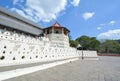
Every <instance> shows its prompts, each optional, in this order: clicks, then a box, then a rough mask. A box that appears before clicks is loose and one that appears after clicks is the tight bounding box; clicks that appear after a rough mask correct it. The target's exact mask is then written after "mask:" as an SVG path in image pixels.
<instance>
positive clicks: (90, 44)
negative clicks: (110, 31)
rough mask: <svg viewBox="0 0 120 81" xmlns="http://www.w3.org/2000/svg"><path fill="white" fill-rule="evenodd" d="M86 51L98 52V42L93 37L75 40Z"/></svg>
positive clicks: (82, 37)
mask: <svg viewBox="0 0 120 81" xmlns="http://www.w3.org/2000/svg"><path fill="white" fill-rule="evenodd" d="M76 41H78V42H79V44H80V45H81V46H82V47H83V48H85V49H87V50H99V47H100V42H99V41H98V40H97V39H96V38H95V37H88V36H81V37H79V38H77V39H76Z"/></svg>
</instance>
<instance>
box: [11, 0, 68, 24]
mask: <svg viewBox="0 0 120 81" xmlns="http://www.w3.org/2000/svg"><path fill="white" fill-rule="evenodd" d="M19 1H20V0H14V2H13V4H17V3H20V2H19ZM22 1H24V0H22ZM66 5H67V0H35V1H34V0H26V4H25V5H24V6H25V7H24V6H23V5H21V6H22V7H21V8H22V9H21V10H20V9H13V11H16V12H17V13H18V12H19V13H18V14H20V13H22V16H23V15H24V17H26V18H29V19H32V20H33V21H36V22H40V21H43V22H50V21H51V20H53V19H56V18H57V16H59V14H60V13H61V12H62V11H64V10H65V7H66ZM23 13H24V14H23ZM20 15H21V14H20Z"/></svg>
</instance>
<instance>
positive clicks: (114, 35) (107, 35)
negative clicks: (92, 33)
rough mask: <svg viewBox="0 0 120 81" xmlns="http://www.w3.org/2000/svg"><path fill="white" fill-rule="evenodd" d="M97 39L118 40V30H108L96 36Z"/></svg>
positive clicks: (119, 36)
mask: <svg viewBox="0 0 120 81" xmlns="http://www.w3.org/2000/svg"><path fill="white" fill-rule="evenodd" d="M97 37H98V38H99V39H120V29H115V30H109V31H107V32H104V33H101V34H99V35H98V36H97Z"/></svg>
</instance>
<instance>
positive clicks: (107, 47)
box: [101, 40, 120, 53]
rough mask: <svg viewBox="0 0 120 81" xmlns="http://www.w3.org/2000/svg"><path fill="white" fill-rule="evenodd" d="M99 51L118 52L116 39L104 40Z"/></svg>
mask: <svg viewBox="0 0 120 81" xmlns="http://www.w3.org/2000/svg"><path fill="white" fill-rule="evenodd" d="M101 52H105V53H120V44H119V42H118V41H116V40H106V41H105V42H103V43H102V44H101Z"/></svg>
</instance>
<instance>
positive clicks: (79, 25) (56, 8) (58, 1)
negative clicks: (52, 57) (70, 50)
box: [0, 0, 120, 39]
mask: <svg viewBox="0 0 120 81" xmlns="http://www.w3.org/2000/svg"><path fill="white" fill-rule="evenodd" d="M0 6H2V7H4V8H6V9H9V10H11V11H12V12H14V13H16V14H19V15H22V16H23V17H26V18H28V19H30V20H32V21H34V22H36V23H38V24H40V25H42V26H44V27H48V26H51V25H53V24H54V23H55V22H56V21H57V22H59V24H61V25H62V26H65V27H67V28H68V29H69V30H70V31H71V33H70V34H71V36H72V38H73V39H76V38H77V37H79V36H82V35H87V36H90V37H97V38H98V39H120V0H0Z"/></svg>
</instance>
